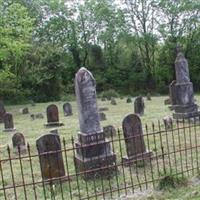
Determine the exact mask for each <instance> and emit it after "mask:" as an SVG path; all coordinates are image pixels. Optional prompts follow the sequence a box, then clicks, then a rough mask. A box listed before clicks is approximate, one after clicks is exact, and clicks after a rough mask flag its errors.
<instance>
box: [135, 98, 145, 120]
mask: <svg viewBox="0 0 200 200" xmlns="http://www.w3.org/2000/svg"><path fill="white" fill-rule="evenodd" d="M144 107H145V106H144V100H143V98H142V96H138V97H136V98H135V101H134V112H135V114H138V115H140V116H142V115H143V114H144Z"/></svg>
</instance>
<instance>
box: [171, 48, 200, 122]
mask: <svg viewBox="0 0 200 200" xmlns="http://www.w3.org/2000/svg"><path fill="white" fill-rule="evenodd" d="M175 69H176V83H175V84H174V91H175V95H174V96H173V98H174V101H175V105H174V106H173V108H174V113H173V118H174V119H183V118H184V119H189V118H192V117H197V116H199V115H200V112H199V111H198V106H197V104H195V102H194V92H193V84H192V82H190V75H189V68H188V62H187V60H186V58H185V56H184V55H183V53H182V52H181V49H180V46H178V47H177V57H176V61H175Z"/></svg>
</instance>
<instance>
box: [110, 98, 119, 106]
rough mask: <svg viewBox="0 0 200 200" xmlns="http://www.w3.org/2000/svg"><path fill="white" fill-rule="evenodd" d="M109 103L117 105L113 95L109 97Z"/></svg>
mask: <svg viewBox="0 0 200 200" xmlns="http://www.w3.org/2000/svg"><path fill="white" fill-rule="evenodd" d="M110 103H111V105H114V106H115V105H117V102H116V100H115V98H114V97H111V100H110Z"/></svg>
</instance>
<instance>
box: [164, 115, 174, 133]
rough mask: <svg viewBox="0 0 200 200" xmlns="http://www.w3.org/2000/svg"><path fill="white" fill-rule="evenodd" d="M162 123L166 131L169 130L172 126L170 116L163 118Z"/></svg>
mask: <svg viewBox="0 0 200 200" xmlns="http://www.w3.org/2000/svg"><path fill="white" fill-rule="evenodd" d="M163 123H164V126H165V129H166V130H171V129H172V126H173V119H172V117H171V116H165V117H164V118H163Z"/></svg>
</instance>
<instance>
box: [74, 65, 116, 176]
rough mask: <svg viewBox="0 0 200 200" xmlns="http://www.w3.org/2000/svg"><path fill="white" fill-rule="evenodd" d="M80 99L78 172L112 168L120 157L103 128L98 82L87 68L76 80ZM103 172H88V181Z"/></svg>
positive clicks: (78, 73) (77, 152)
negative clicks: (97, 91) (117, 155)
mask: <svg viewBox="0 0 200 200" xmlns="http://www.w3.org/2000/svg"><path fill="white" fill-rule="evenodd" d="M75 91H76V100H77V105H78V113H79V125H80V133H79V134H78V140H77V141H76V142H75V146H76V148H77V149H76V155H75V158H74V161H75V166H76V169H77V171H81V172H82V171H86V170H91V169H96V168H99V167H103V166H106V167H107V168H108V166H111V167H110V168H108V170H104V173H105V171H110V170H112V171H113V169H112V166H113V167H114V163H115V160H116V155H115V154H113V152H112V151H111V145H110V142H109V141H107V140H106V139H105V136H104V134H103V130H102V128H101V126H100V120H99V113H98V107H97V99H96V82H95V79H94V77H93V75H92V74H91V72H89V71H88V70H87V69H86V68H84V67H82V68H81V69H79V71H78V72H77V74H76V77H75ZM97 173H102V171H101V170H100V171H96V172H95V173H94V172H86V173H84V174H83V177H84V178H90V177H91V176H92V177H94V176H95V174H97Z"/></svg>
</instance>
